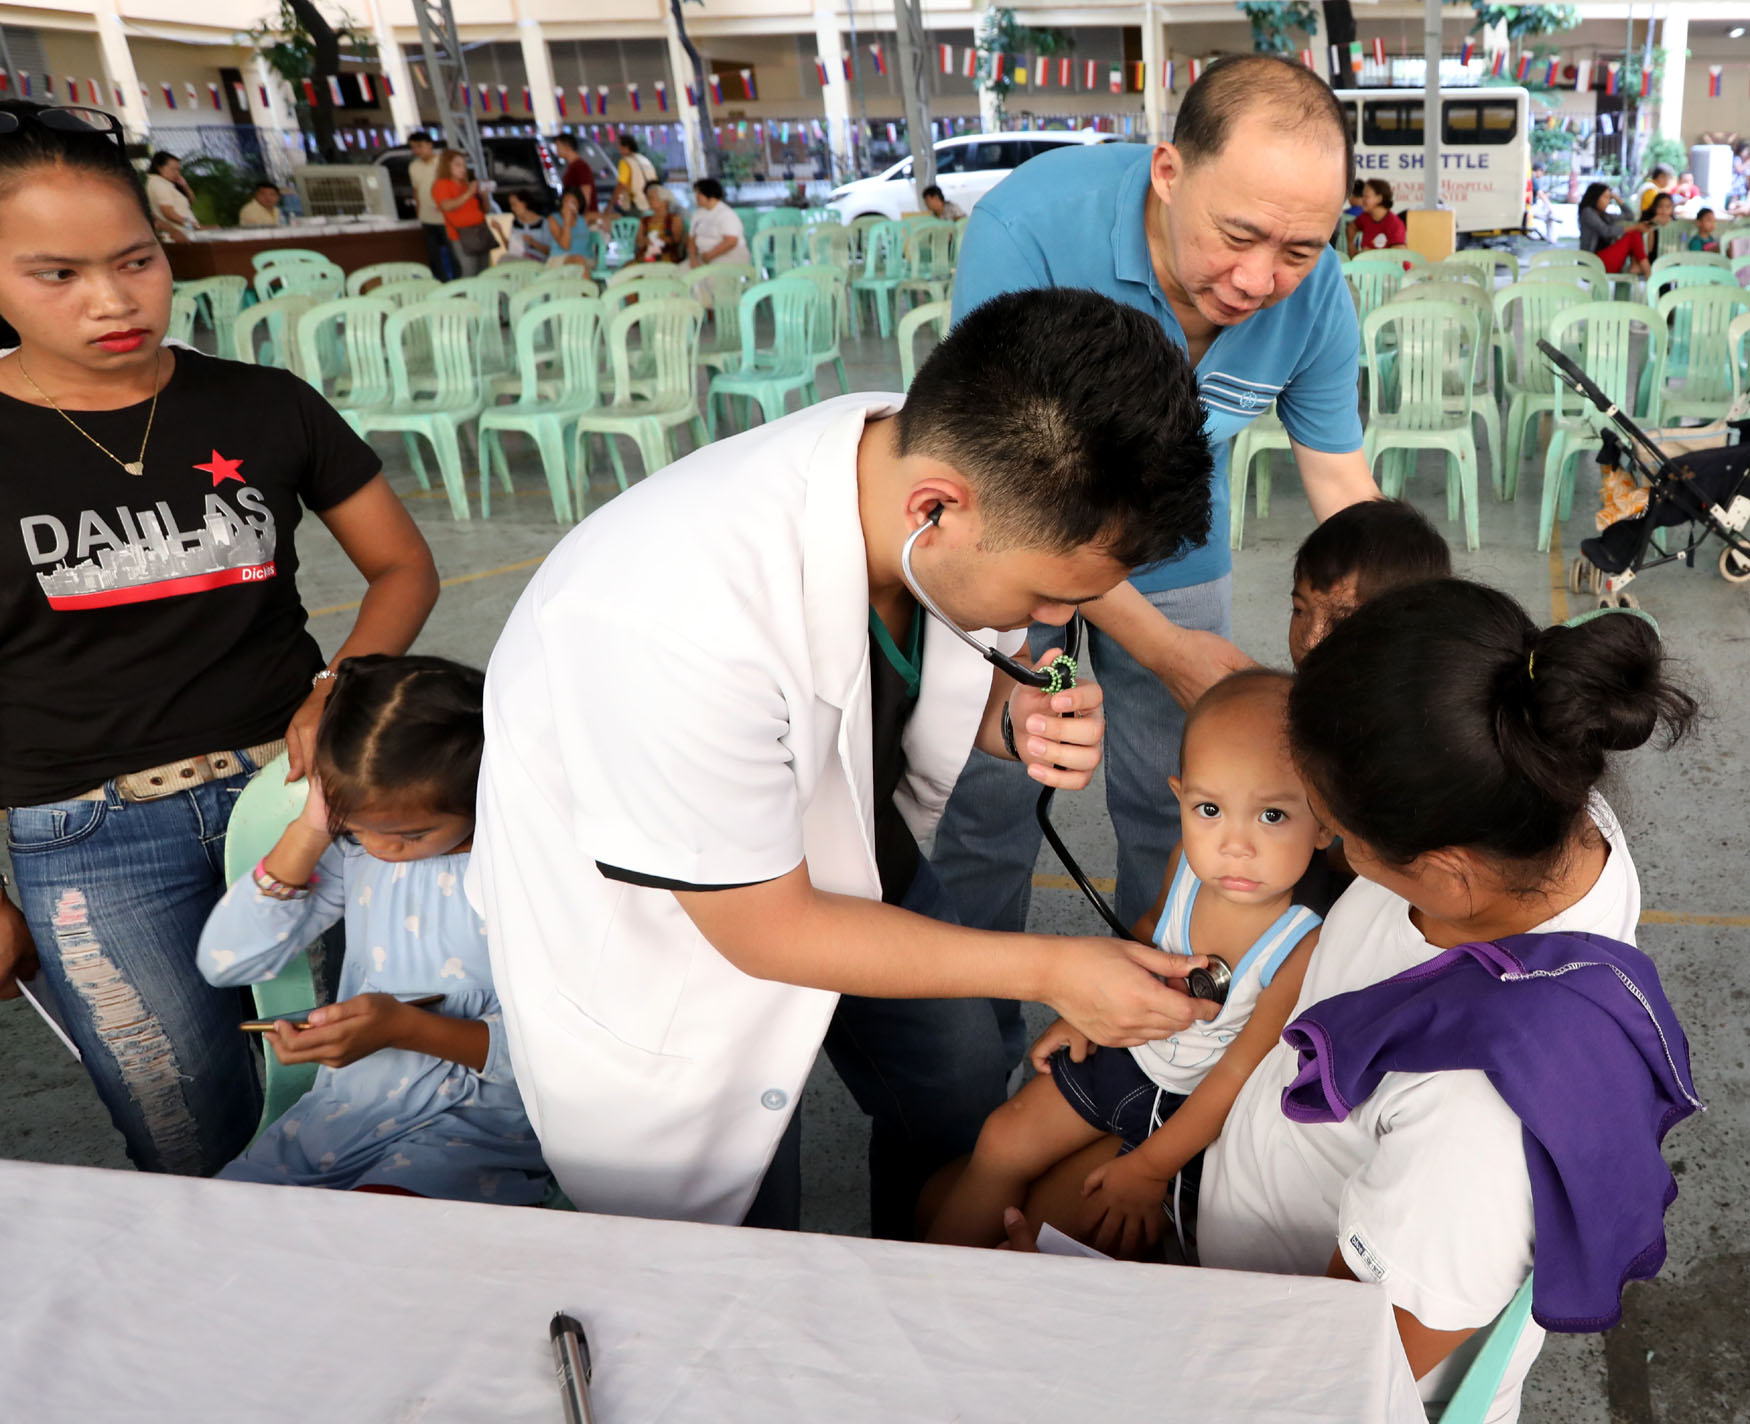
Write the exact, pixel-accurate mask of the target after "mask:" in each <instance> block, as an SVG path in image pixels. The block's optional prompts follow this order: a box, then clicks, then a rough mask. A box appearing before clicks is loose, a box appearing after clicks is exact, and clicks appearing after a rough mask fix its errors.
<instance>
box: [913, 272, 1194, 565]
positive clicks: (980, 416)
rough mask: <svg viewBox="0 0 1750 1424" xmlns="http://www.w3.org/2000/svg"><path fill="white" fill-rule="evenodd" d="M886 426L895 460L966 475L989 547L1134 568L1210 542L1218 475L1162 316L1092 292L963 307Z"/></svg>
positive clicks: (1010, 296) (1028, 294)
mask: <svg viewBox="0 0 1750 1424" xmlns="http://www.w3.org/2000/svg"><path fill="white" fill-rule="evenodd" d="M898 421H899V453H900V454H901V455H911V454H924V455H929V456H932V457H934V458H935V459H938V460H942V461H944V462H945V463H947V464H949V465H952V466H953V467H954V468H955V469H956V470H958V471H959V472H960V473H961V474H962V475H963V476H965V478H966V480H967V481H968V482H969V483H970V485H971V486H972V488H973V491H974V492H975V493H976V495H977V497H978V504H979V509H980V514H981V518H982V520H983V541H984V543H985V544H986V545H987V546H988V547H990V548H992V549H1002V548H1011V547H1019V548H1032V549H1042V550H1047V551H1050V552H1053V553H1068V552H1069V551H1071V550H1074V549H1080V548H1084V547H1088V546H1098V547H1100V548H1102V549H1103V550H1104V551H1105V552H1106V553H1107V554H1109V555H1110V557H1112V558H1113V559H1115V560H1116V561H1117V562H1119V563H1121V564H1124V565H1126V566H1129V567H1133V568H1134V567H1136V566H1137V565H1140V564H1148V563H1154V562H1156V561H1158V560H1161V559H1167V558H1171V557H1172V556H1173V555H1174V554H1176V553H1178V552H1179V551H1180V550H1182V549H1184V548H1187V547H1189V546H1193V545H1196V544H1199V543H1201V542H1202V541H1203V540H1204V539H1205V538H1206V537H1207V536H1208V533H1209V518H1210V512H1209V510H1210V495H1209V482H1210V476H1211V472H1212V470H1213V468H1214V467H1213V462H1212V460H1211V456H1210V452H1209V441H1208V438H1207V437H1206V436H1205V435H1204V433H1203V408H1202V406H1201V405H1199V404H1198V398H1197V381H1196V377H1195V375H1194V374H1193V372H1192V369H1191V365H1190V363H1189V362H1188V361H1187V360H1186V358H1185V354H1184V352H1182V351H1181V350H1180V349H1179V348H1178V347H1177V346H1176V345H1174V344H1173V343H1172V342H1171V341H1169V340H1168V339H1167V337H1166V334H1165V333H1164V332H1163V331H1162V330H1161V326H1160V323H1159V322H1158V321H1156V320H1154V319H1153V318H1152V317H1150V316H1148V315H1145V314H1144V313H1143V312H1141V311H1139V310H1138V309H1137V308H1135V307H1132V306H1126V305H1124V304H1122V303H1120V302H1116V301H1113V300H1112V298H1110V297H1107V296H1102V295H1101V294H1100V293H1098V292H1091V291H1085V290H1082V289H1079V288H1073V287H1054V288H1047V289H1043V290H1037V291H1021V292H1007V293H1004V294H1003V295H1002V296H1000V297H994V298H992V299H991V300H990V301H988V302H985V303H984V304H983V305H982V306H979V307H976V308H974V309H973V310H972V311H971V312H969V313H967V314H966V316H965V317H963V318H962V319H961V320H960V322H959V323H958V324H957V325H955V326H954V328H953V329H952V330H951V331H949V333H948V335H947V337H946V338H945V339H944V340H943V341H942V342H941V344H939V345H938V346H937V347H936V349H935V350H934V351H933V352H931V353H930V357H929V359H928V360H927V361H926V362H925V363H924V365H923V369H922V370H920V371H919V372H918V374H917V379H916V380H915V381H914V382H913V383H912V388H911V392H910V394H908V395H907V397H906V401H905V404H904V405H903V406H902V407H900V411H899V416H898Z"/></svg>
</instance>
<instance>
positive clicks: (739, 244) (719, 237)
mask: <svg viewBox="0 0 1750 1424" xmlns="http://www.w3.org/2000/svg"><path fill="white" fill-rule="evenodd" d="M726 237H733V238H734V239H735V246H734V247H732V248H730V249H729V251H727V252H725V253H724V254H723V255H722V256H721V257H713V258H712V259H711V261H713V262H749V263H751V262H752V261H753V255H752V254H751V253H749V251H748V250H747V234H746V231H745V230H744V229H743V228H742V225H741V215H740V214H739V213H737V212H736V211H735V209H734V208H732V207H730V206H729V204H728V203H725V202H722V201H719V202H718V203H717V204H716V205H715V206H713V207H709V208H708V207H706V206H705V205H704V204H703V203H700V204H699V206H698V208H697V209H696V210H695V211H694V213H693V239H694V241H695V242H696V243H697V244H698V248H699V260H700V261H701V262H703V261H704V260H705V254H706V253H707V252H709V251H710V250H711V249H712V248H713V247H715V246H716V245H717V244H718V243H720V242H722V241H723V239H724V238H726Z"/></svg>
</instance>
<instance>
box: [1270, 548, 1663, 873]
mask: <svg viewBox="0 0 1750 1424" xmlns="http://www.w3.org/2000/svg"><path fill="white" fill-rule="evenodd" d="M1695 715H1696V705H1695V701H1694V699H1693V698H1691V697H1690V696H1689V694H1688V693H1687V692H1685V691H1683V690H1682V689H1681V688H1679V687H1677V686H1675V685H1674V684H1673V683H1672V681H1671V680H1670V679H1669V678H1668V677H1667V675H1666V670H1665V656H1664V653H1663V650H1662V648H1661V645H1660V641H1659V635H1658V633H1657V632H1655V631H1654V629H1653V628H1652V626H1651V625H1650V624H1648V623H1647V622H1646V621H1645V620H1644V619H1642V618H1640V617H1637V616H1634V615H1633V614H1628V613H1611V614H1608V615H1607V616H1605V617H1601V618H1593V619H1591V620H1589V621H1588V622H1585V623H1580V624H1577V625H1575V626H1572V627H1569V626H1567V625H1566V624H1561V625H1557V626H1556V627H1553V628H1540V627H1538V625H1537V624H1536V623H1534V622H1533V621H1532V620H1531V618H1530V616H1529V615H1528V614H1527V613H1526V612H1525V610H1524V609H1523V608H1521V607H1520V606H1519V604H1518V603H1516V602H1515V601H1514V600H1513V599H1512V598H1510V597H1509V596H1508V595H1506V594H1505V593H1502V592H1500V591H1499V590H1498V589H1493V588H1487V587H1485V586H1484V585H1482V584H1479V583H1472V582H1470V581H1469V580H1467V579H1438V580H1435V581H1433V582H1429V583H1422V584H1417V585H1415V586H1414V587H1410V588H1405V589H1400V590H1398V591H1397V592H1395V593H1393V594H1392V595H1391V596H1390V597H1389V598H1377V599H1375V600H1373V602H1371V603H1368V604H1365V605H1363V606H1362V607H1361V608H1359V609H1357V610H1356V611H1355V612H1354V613H1352V614H1350V615H1349V617H1347V618H1345V619H1343V620H1342V621H1341V622H1340V623H1338V624H1337V625H1336V626H1335V627H1333V628H1332V629H1331V631H1330V633H1329V634H1327V635H1326V637H1325V638H1324V640H1323V641H1322V642H1320V643H1319V644H1318V645H1317V646H1316V647H1314V648H1313V649H1312V651H1311V652H1309V653H1308V654H1307V656H1306V661H1305V662H1303V663H1302V664H1301V666H1300V670H1299V672H1298V673H1296V675H1295V679H1294V687H1293V689H1292V691H1291V692H1290V693H1289V696H1288V731H1289V742H1290V745H1291V747H1292V749H1293V752H1294V759H1295V762H1296V764H1297V765H1298V766H1299V768H1300V773H1301V775H1302V777H1303V778H1305V780H1306V783H1307V785H1308V787H1309V788H1310V789H1311V790H1312V791H1313V793H1314V795H1315V796H1316V797H1317V798H1318V800H1319V801H1321V802H1322V803H1323V804H1324V806H1325V807H1326V808H1327V809H1328V810H1329V813H1330V816H1331V819H1332V820H1333V821H1334V822H1335V824H1334V825H1333V826H1332V827H1331V829H1332V830H1341V831H1342V832H1343V833H1344V834H1347V835H1349V836H1353V837H1355V838H1356V839H1358V840H1360V841H1362V842H1364V843H1365V844H1366V845H1367V846H1369V847H1371V848H1372V849H1373V851H1374V852H1375V853H1376V854H1378V855H1379V856H1380V857H1381V858H1382V859H1383V860H1385V861H1386V862H1387V863H1388V864H1392V865H1407V864H1408V863H1409V862H1410V861H1412V860H1414V859H1415V858H1416V857H1417V856H1419V855H1425V854H1427V853H1429V852H1430V851H1435V850H1443V849H1447V848H1451V847H1464V848H1466V849H1469V850H1473V851H1477V852H1480V853H1482V854H1485V855H1487V856H1489V857H1491V858H1492V859H1494V860H1495V861H1497V862H1499V863H1501V864H1502V865H1503V868H1504V869H1505V870H1507V871H1508V873H1509V874H1511V875H1513V876H1514V878H1515V880H1516V881H1517V882H1518V888H1522V889H1524V890H1526V891H1533V890H1535V889H1536V887H1537V885H1538V883H1539V882H1540V881H1541V880H1543V879H1544V878H1545V877H1547V875H1548V874H1549V872H1550V870H1551V869H1552V867H1553V866H1554V865H1555V864H1556V863H1557V862H1558V860H1559V858H1560V857H1561V855H1562V854H1563V852H1564V851H1565V850H1566V849H1567V848H1568V846H1569V844H1570V842H1571V840H1572V838H1573V836H1574V835H1575V833H1576V831H1577V830H1583V829H1584V828H1585V825H1586V822H1585V819H1584V818H1585V816H1586V808H1587V802H1588V799H1589V797H1590V796H1591V794H1592V790H1593V788H1594V786H1596V785H1597V783H1598V781H1599V780H1600V779H1601V778H1602V777H1603V776H1604V773H1605V771H1606V769H1607V761H1608V757H1609V753H1611V752H1616V751H1627V750H1629V749H1631V748H1633V747H1638V746H1641V745H1643V744H1644V743H1646V742H1648V741H1650V740H1651V739H1652V738H1653V736H1654V734H1655V733H1657V732H1658V731H1659V730H1660V729H1661V728H1663V729H1664V732H1665V745H1666V746H1667V747H1668V746H1670V745H1671V744H1672V743H1673V742H1675V741H1676V740H1677V739H1678V738H1679V737H1681V736H1682V735H1683V734H1684V732H1686V731H1687V730H1688V728H1689V725H1690V723H1691V721H1692V720H1693V719H1694V718H1695Z"/></svg>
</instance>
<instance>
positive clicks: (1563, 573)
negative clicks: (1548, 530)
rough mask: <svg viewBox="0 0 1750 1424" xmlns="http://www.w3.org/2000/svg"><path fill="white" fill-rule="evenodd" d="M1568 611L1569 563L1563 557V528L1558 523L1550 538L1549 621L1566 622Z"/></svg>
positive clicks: (1568, 615)
mask: <svg viewBox="0 0 1750 1424" xmlns="http://www.w3.org/2000/svg"><path fill="white" fill-rule="evenodd" d="M1570 616H1571V615H1570V613H1569V612H1568V564H1567V560H1566V559H1564V558H1563V557H1562V529H1561V525H1559V524H1558V525H1557V526H1556V528H1555V532H1554V533H1553V534H1551V535H1550V540H1549V621H1550V622H1551V623H1566V622H1567V621H1568V619H1569V617H1570Z"/></svg>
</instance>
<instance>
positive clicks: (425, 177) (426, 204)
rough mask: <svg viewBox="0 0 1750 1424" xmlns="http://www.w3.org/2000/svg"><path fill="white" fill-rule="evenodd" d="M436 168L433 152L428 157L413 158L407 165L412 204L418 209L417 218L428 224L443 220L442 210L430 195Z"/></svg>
mask: <svg viewBox="0 0 1750 1424" xmlns="http://www.w3.org/2000/svg"><path fill="white" fill-rule="evenodd" d="M437 168H438V159H437V155H436V154H435V153H434V154H432V156H431V157H430V158H424V159H420V158H415V159H413V160H411V161H410V162H409V163H408V165H407V181H408V182H409V183H411V184H412V185H413V202H414V206H415V207H416V208H417V209H418V211H419V220H420V221H421V222H422V223H425V224H427V225H428V226H437V225H440V224H442V222H443V220H444V210H443V209H442V208H440V207H439V206H438V205H437V201H436V200H435V199H434V198H433V197H432V195H431V185H432V184H433V183H435V182H437Z"/></svg>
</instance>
